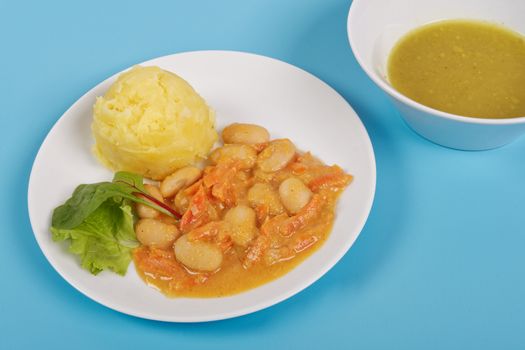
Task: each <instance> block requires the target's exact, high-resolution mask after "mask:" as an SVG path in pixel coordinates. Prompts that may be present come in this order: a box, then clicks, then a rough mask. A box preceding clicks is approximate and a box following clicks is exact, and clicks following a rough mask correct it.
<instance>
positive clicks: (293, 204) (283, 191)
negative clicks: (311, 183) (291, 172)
mask: <svg viewBox="0 0 525 350" xmlns="http://www.w3.org/2000/svg"><path fill="white" fill-rule="evenodd" d="M279 197H281V202H282V203H283V204H284V207H285V208H286V209H287V210H288V211H289V212H290V213H291V214H297V213H298V212H299V211H300V210H301V209H302V208H303V207H304V206H305V205H306V204H308V202H310V199H312V191H310V189H309V188H308V187H306V185H305V184H304V183H303V182H302V181H301V180H299V179H298V178H296V177H290V178H288V179H286V180H284V181H283V182H281V185H280V186H279Z"/></svg>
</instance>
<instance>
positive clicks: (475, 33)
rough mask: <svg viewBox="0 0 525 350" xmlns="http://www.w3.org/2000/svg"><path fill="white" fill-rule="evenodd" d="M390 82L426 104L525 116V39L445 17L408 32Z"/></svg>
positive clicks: (391, 62) (395, 52)
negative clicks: (444, 19)
mask: <svg viewBox="0 0 525 350" xmlns="http://www.w3.org/2000/svg"><path fill="white" fill-rule="evenodd" d="M387 70H388V80H389V81H390V83H391V84H392V86H393V87H394V88H395V89H396V90H398V91H399V92H400V93H402V94H404V95H405V96H408V97H409V98H411V99H413V100H415V101H417V102H419V103H421V104H424V105H426V106H429V107H432V108H435V109H438V110H441V111H444V112H449V113H453V114H458V115H462V116H467V117H478V118H515V117H523V116H525V37H524V36H523V35H521V34H519V33H516V32H513V31H511V30H509V29H506V28H504V27H502V26H499V25H496V24H490V23H487V22H481V21H471V20H446V21H440V22H435V23H431V24H428V25H425V26H422V27H420V28H418V29H415V30H413V31H411V32H410V33H408V34H407V35H405V36H404V37H403V38H401V40H399V42H398V43H397V44H396V45H395V46H394V48H393V49H392V52H391V54H390V57H389V59H388V69H387Z"/></svg>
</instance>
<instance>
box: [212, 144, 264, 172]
mask: <svg viewBox="0 0 525 350" xmlns="http://www.w3.org/2000/svg"><path fill="white" fill-rule="evenodd" d="M210 159H211V161H212V162H213V163H215V164H217V163H219V162H224V161H229V160H234V161H239V164H240V167H241V169H251V168H252V167H253V166H254V165H255V162H256V160H257V152H256V151H255V149H253V147H251V146H248V145H237V144H231V145H224V146H222V147H219V148H217V149H216V150H214V151H213V152H212V153H211V154H210Z"/></svg>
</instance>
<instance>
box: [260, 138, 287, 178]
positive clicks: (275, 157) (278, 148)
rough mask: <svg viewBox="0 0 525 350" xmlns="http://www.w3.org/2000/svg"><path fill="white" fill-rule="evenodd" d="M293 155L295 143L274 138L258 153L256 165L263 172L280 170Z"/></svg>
mask: <svg viewBox="0 0 525 350" xmlns="http://www.w3.org/2000/svg"><path fill="white" fill-rule="evenodd" d="M294 156H295V145H294V144H293V143H292V142H291V141H290V140H288V139H280V140H274V141H272V142H270V144H269V145H268V146H267V147H266V148H265V149H264V150H262V152H261V153H259V156H258V157H257V165H258V167H259V169H261V170H262V171H265V172H268V173H269V172H274V171H278V170H281V169H282V168H284V167H285V166H287V165H288V163H290V162H291V161H292V159H293V157H294Z"/></svg>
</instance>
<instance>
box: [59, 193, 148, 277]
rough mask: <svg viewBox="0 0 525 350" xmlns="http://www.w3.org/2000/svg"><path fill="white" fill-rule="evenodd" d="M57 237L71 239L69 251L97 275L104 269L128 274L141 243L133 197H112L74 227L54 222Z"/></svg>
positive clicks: (60, 239)
mask: <svg viewBox="0 0 525 350" xmlns="http://www.w3.org/2000/svg"><path fill="white" fill-rule="evenodd" d="M51 233H52V234H53V240H54V241H64V240H67V239H69V240H70V246H69V251H70V252H71V253H73V254H76V255H79V256H80V260H81V264H82V267H83V268H85V269H86V270H89V271H90V272H91V273H92V274H94V275H96V274H98V273H99V272H101V271H102V270H104V269H109V270H112V271H114V272H116V273H118V274H120V275H124V274H125V273H126V271H127V268H128V265H129V263H130V262H131V249H132V248H134V247H136V246H138V242H137V240H136V238H135V231H134V229H133V213H132V210H131V205H130V202H129V200H122V199H121V200H118V199H116V198H110V199H108V200H106V201H105V202H103V203H102V204H101V205H100V206H99V207H98V208H96V209H95V210H94V211H93V212H92V213H91V214H89V215H88V216H87V217H86V218H85V219H84V220H83V221H82V223H80V225H78V226H76V227H75V228H72V229H67V228H57V227H55V226H51Z"/></svg>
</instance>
